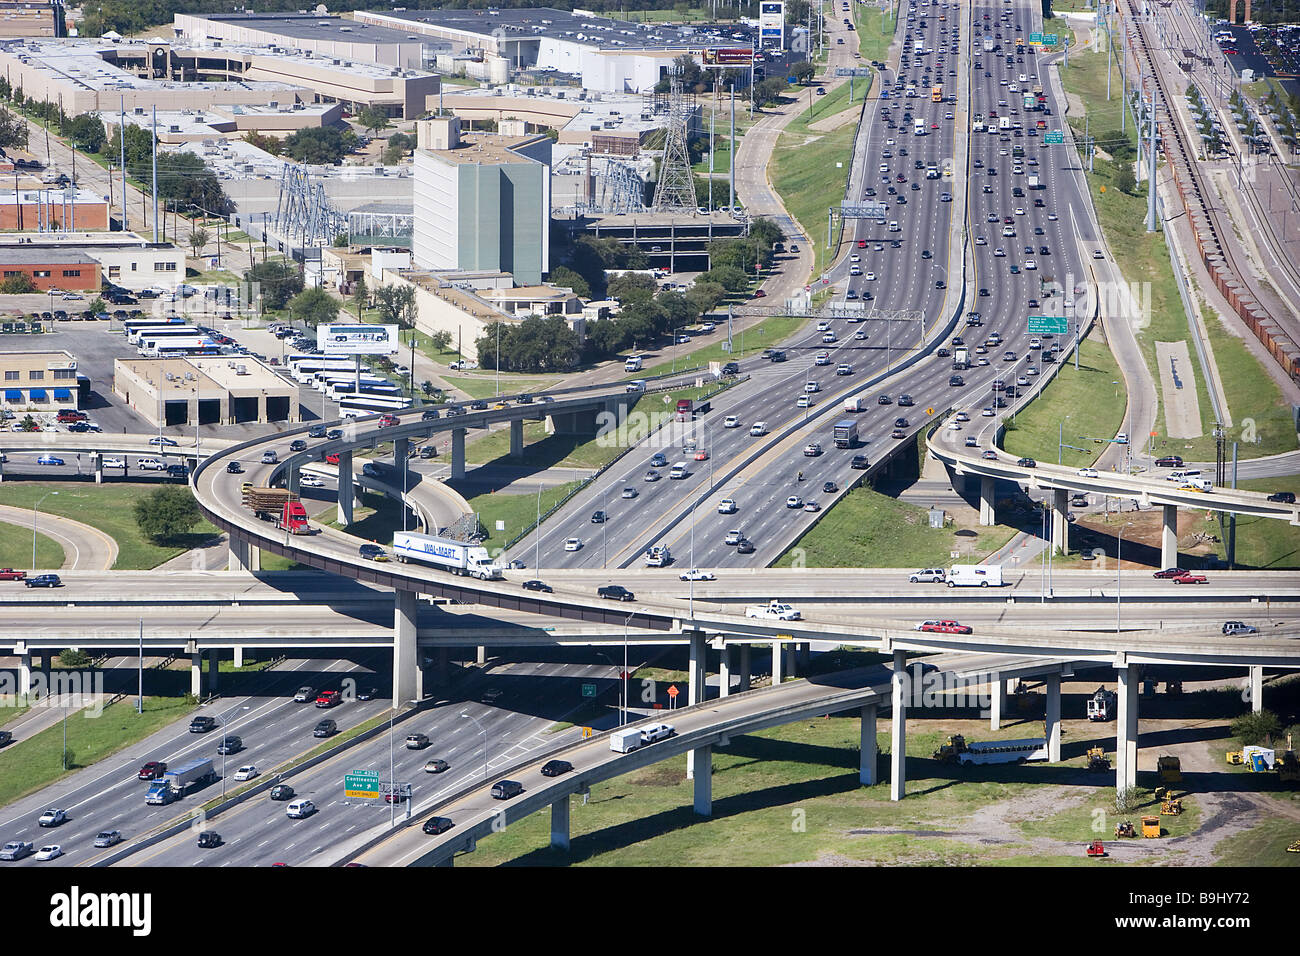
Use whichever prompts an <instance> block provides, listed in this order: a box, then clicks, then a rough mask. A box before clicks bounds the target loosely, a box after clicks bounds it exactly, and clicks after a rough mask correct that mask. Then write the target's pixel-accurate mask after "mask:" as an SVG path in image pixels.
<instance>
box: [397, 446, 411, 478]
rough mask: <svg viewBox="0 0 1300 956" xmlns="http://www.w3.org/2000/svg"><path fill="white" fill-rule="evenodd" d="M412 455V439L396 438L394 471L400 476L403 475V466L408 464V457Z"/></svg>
mask: <svg viewBox="0 0 1300 956" xmlns="http://www.w3.org/2000/svg"><path fill="white" fill-rule="evenodd" d="M410 453H411V439H409V438H394V439H393V470H394V471H396V472H397V473H398V474H399V475H400V474H401V473H402V465H403V464H405V462H406V456H407V455H409V454H410Z"/></svg>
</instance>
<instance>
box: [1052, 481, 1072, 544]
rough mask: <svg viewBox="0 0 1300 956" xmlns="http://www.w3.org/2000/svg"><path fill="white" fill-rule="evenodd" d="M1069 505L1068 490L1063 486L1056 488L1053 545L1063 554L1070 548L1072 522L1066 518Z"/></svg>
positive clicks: (1053, 509) (1053, 493)
mask: <svg viewBox="0 0 1300 956" xmlns="http://www.w3.org/2000/svg"><path fill="white" fill-rule="evenodd" d="M1069 506H1070V498H1069V494H1068V492H1066V491H1065V489H1063V488H1058V489H1055V490H1054V491H1053V492H1052V547H1053V548H1054V549H1055V550H1057V551H1059V552H1060V553H1061V554H1067V553H1068V552H1069V550H1070V522H1069V521H1068V520H1067V518H1066V515H1068V514H1069Z"/></svg>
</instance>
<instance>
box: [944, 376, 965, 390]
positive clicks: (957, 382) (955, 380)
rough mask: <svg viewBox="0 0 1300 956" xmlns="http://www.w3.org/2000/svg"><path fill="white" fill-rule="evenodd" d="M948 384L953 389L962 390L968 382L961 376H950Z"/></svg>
mask: <svg viewBox="0 0 1300 956" xmlns="http://www.w3.org/2000/svg"><path fill="white" fill-rule="evenodd" d="M948 384H949V385H950V386H951V387H952V388H961V387H962V386H963V385H965V384H966V380H965V379H964V378H962V377H961V376H960V375H949V376H948Z"/></svg>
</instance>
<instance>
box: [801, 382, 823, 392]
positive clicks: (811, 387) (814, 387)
mask: <svg viewBox="0 0 1300 956" xmlns="http://www.w3.org/2000/svg"><path fill="white" fill-rule="evenodd" d="M803 390H804V391H805V392H807V393H808V394H809V395H811V394H812V393H813V392H820V391H821V390H822V387H821V386H820V385H818V384H817V383H816V382H804V383H803Z"/></svg>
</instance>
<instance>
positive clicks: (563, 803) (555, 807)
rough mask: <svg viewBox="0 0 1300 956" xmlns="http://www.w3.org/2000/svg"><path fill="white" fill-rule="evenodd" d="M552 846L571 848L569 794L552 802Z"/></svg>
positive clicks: (560, 848)
mask: <svg viewBox="0 0 1300 956" xmlns="http://www.w3.org/2000/svg"><path fill="white" fill-rule="evenodd" d="M551 848H552V849H554V850H566V851H567V850H568V849H569V795H568V794H567V793H566V794H565V795H564V796H562V797H560V799H558V800H556V801H555V802H554V803H552V804H551Z"/></svg>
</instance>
